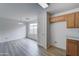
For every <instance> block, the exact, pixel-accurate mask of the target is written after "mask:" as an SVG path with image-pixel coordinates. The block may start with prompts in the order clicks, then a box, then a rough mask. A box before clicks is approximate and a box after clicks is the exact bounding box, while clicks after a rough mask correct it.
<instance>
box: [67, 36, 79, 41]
mask: <svg viewBox="0 0 79 59" xmlns="http://www.w3.org/2000/svg"><path fill="white" fill-rule="evenodd" d="M67 39H73V40H79V37H75V36H67Z"/></svg>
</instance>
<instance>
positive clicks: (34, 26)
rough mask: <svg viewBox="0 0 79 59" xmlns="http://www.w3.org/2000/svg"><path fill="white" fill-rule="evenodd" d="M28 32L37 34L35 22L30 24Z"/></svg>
mask: <svg viewBox="0 0 79 59" xmlns="http://www.w3.org/2000/svg"><path fill="white" fill-rule="evenodd" d="M29 34H37V23H32V24H30V28H29Z"/></svg>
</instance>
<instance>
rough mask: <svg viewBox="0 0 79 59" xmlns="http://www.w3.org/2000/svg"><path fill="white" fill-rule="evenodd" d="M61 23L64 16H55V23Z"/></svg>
mask: <svg viewBox="0 0 79 59" xmlns="http://www.w3.org/2000/svg"><path fill="white" fill-rule="evenodd" d="M62 21H65V18H64V16H57V17H56V18H55V22H62Z"/></svg>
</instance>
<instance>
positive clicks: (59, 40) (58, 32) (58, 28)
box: [50, 22, 67, 49]
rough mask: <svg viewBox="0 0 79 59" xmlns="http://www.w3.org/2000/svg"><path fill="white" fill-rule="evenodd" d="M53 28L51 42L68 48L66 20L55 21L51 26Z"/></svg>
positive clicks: (62, 47) (59, 46)
mask: <svg viewBox="0 0 79 59" xmlns="http://www.w3.org/2000/svg"><path fill="white" fill-rule="evenodd" d="M50 28H51V29H50V30H51V44H52V45H54V46H56V47H58V48H61V49H66V39H67V36H66V35H67V29H66V22H57V23H53V24H51V26H50Z"/></svg>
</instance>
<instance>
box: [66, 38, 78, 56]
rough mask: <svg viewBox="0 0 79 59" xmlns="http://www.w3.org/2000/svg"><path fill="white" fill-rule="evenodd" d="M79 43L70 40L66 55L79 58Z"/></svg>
mask: <svg viewBox="0 0 79 59" xmlns="http://www.w3.org/2000/svg"><path fill="white" fill-rule="evenodd" d="M78 50H79V42H78V41H77V40H72V39H68V40H67V48H66V55H68V56H78V55H79V51H78Z"/></svg>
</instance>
